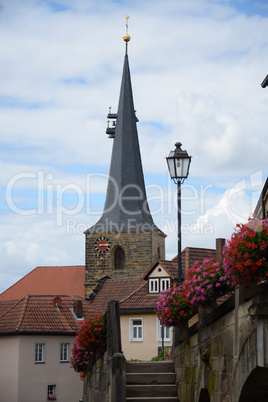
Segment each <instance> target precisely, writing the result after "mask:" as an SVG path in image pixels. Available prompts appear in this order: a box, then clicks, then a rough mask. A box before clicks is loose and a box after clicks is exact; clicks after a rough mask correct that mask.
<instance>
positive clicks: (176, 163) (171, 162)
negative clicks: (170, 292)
mask: <svg viewBox="0 0 268 402" xmlns="http://www.w3.org/2000/svg"><path fill="white" fill-rule="evenodd" d="M175 146H176V149H175V150H174V151H171V152H170V154H169V155H168V157H167V158H166V159H167V164H168V169H169V173H170V177H171V179H172V180H173V181H174V183H176V184H177V200H178V286H180V285H181V284H182V280H183V273H182V266H181V184H182V183H183V182H184V180H185V179H187V177H188V173H189V167H190V163H191V156H189V155H188V153H187V151H182V149H181V143H180V142H176V144H175Z"/></svg>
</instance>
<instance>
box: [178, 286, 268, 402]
mask: <svg viewBox="0 0 268 402" xmlns="http://www.w3.org/2000/svg"><path fill="white" fill-rule="evenodd" d="M267 290H268V287H267V285H261V287H259V288H258V289H257V288H256V289H255V293H257V295H256V294H255V296H254V297H252V298H250V299H249V298H248V297H249V296H246V293H249V291H247V292H244V295H241V291H240V292H239V291H237V292H236V295H233V296H232V297H231V298H230V299H229V300H227V301H226V302H225V303H224V304H223V305H221V306H220V307H219V308H218V309H216V310H209V311H200V312H199V317H198V322H197V323H196V324H195V325H194V326H193V327H191V328H184V329H181V330H180V331H178V330H177V336H176V339H177V346H176V347H175V351H174V361H175V366H176V374H177V381H178V396H179V399H180V401H182V402H201V401H202V402H244V401H250V400H254V401H255V402H257V401H261V402H262V401H263V399H262V398H263V396H261V394H260V392H266V396H267V395H268V386H267V378H268V292H267ZM244 296H246V297H244ZM259 368H262V370H261V372H260V373H261V374H260V375H259V377H258V378H257V380H256V378H255V381H256V385H255V388H254V386H253V387H252V384H251V385H249V386H248V390H247V391H245V389H246V388H245V387H246V384H247V383H248V381H249V379H250V378H252V377H251V376H252V375H253V374H254V376H255V377H256V376H257V373H259V371H258V370H259ZM264 373H265V375H264ZM257 384H258V386H257ZM253 385H254V384H253ZM258 388H260V389H261V390H262V391H258ZM250 389H253V391H250ZM250 392H252V393H251V394H250ZM258 392H259V397H258V396H257V395H258ZM241 395H244V397H243V398H242V399H240V398H241ZM250 398H251V399H250ZM258 398H259V399H258Z"/></svg>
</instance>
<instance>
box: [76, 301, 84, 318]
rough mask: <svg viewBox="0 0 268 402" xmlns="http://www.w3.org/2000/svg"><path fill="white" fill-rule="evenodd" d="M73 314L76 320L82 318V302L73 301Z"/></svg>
mask: <svg viewBox="0 0 268 402" xmlns="http://www.w3.org/2000/svg"><path fill="white" fill-rule="evenodd" d="M74 313H75V315H76V317H77V318H83V303H82V300H74Z"/></svg>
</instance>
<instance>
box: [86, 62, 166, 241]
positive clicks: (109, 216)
mask: <svg viewBox="0 0 268 402" xmlns="http://www.w3.org/2000/svg"><path fill="white" fill-rule="evenodd" d="M136 121H137V118H136V115H135V110H134V102H133V94H132V86H131V78H130V71H129V63H128V55H127V54H126V55H125V60H124V67H123V75H122V82H121V90H120V96H119V105H118V112H117V122H116V128H115V138H114V144H113V151H112V159H111V165H110V174H109V181H108V187H107V192H106V202H105V207H104V211H103V214H102V217H101V218H100V220H99V221H98V222H97V223H96V224H95V225H94V226H93V227H91V228H89V229H87V230H86V232H85V233H90V232H94V233H95V232H120V231H128V232H136V231H137V230H138V231H152V230H153V231H158V232H160V233H162V232H161V231H160V230H159V229H158V228H157V226H156V225H155V224H154V223H153V219H152V216H151V213H150V210H149V207H148V203H147V197H146V191H145V184H144V177H143V170H142V163H141V155H140V147H139V141H138V132H137V127H136Z"/></svg>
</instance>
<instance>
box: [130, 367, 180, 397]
mask: <svg viewBox="0 0 268 402" xmlns="http://www.w3.org/2000/svg"><path fill="white" fill-rule="evenodd" d="M126 393H127V402H154V401H155V402H169V401H170V402H179V399H178V396H177V385H176V375H175V370H174V363H173V362H170V361H164V362H127V385H126Z"/></svg>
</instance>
